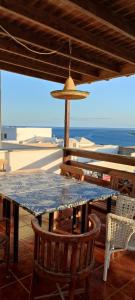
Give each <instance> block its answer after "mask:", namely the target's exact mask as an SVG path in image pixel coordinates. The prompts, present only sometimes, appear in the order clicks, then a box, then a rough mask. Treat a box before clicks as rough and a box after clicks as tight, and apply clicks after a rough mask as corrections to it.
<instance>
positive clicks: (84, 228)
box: [81, 203, 89, 233]
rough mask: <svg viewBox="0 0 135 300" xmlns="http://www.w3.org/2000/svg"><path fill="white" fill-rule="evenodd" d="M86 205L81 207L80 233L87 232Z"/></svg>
mask: <svg viewBox="0 0 135 300" xmlns="http://www.w3.org/2000/svg"><path fill="white" fill-rule="evenodd" d="M88 205H89V204H88V203H86V204H83V205H82V220H81V233H84V232H87V230H88Z"/></svg>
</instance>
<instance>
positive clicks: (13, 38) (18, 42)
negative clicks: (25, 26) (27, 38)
mask: <svg viewBox="0 0 135 300" xmlns="http://www.w3.org/2000/svg"><path fill="white" fill-rule="evenodd" d="M0 28H1V29H2V30H3V31H4V32H5V33H6V34H7V35H8V36H9V37H10V38H12V40H14V41H15V42H16V43H17V44H19V45H21V46H22V47H24V48H26V49H27V50H29V51H31V52H33V53H36V54H41V55H50V54H54V53H57V52H58V50H59V49H58V50H56V51H49V50H48V52H38V51H36V50H33V49H30V48H29V47H27V46H26V45H25V44H23V43H22V42H20V41H19V40H18V39H17V38H16V37H15V36H13V35H12V34H11V33H9V32H8V31H7V30H6V29H5V28H4V27H3V26H2V25H0Z"/></svg>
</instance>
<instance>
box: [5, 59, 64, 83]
mask: <svg viewBox="0 0 135 300" xmlns="http://www.w3.org/2000/svg"><path fill="white" fill-rule="evenodd" d="M0 69H1V70H3V71H8V72H13V73H17V74H21V75H22V74H23V75H26V76H30V77H34V78H35V77H36V78H40V79H44V80H48V81H53V82H59V83H64V79H62V78H60V77H57V76H55V75H54V76H53V75H49V74H46V73H44V74H43V73H39V72H38V71H37V70H33V69H32V70H30V69H28V68H24V67H23V66H20V65H19V66H17V65H14V64H11V63H7V62H3V61H1V60H0Z"/></svg>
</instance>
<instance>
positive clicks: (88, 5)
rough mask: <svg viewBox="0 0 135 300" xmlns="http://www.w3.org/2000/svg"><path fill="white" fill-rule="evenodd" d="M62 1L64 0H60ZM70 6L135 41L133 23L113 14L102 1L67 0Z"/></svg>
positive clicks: (134, 25)
mask: <svg viewBox="0 0 135 300" xmlns="http://www.w3.org/2000/svg"><path fill="white" fill-rule="evenodd" d="M61 1H63V2H64V0H61ZM66 2H68V3H69V4H70V6H71V8H72V7H73V8H76V9H77V10H78V11H81V12H82V13H84V14H85V15H86V16H88V17H93V18H94V19H95V20H97V21H99V22H101V23H102V24H104V25H106V26H107V27H109V28H111V29H113V30H116V31H117V32H119V33H120V34H122V35H124V36H126V37H127V38H130V39H132V40H133V41H135V24H133V22H131V21H129V22H128V23H127V20H126V19H125V18H122V17H121V16H119V15H116V14H113V13H112V11H111V10H110V9H109V8H107V7H106V6H105V5H104V4H103V3H99V2H98V3H97V2H96V0H94V1H93V0H85V1H84V0H79V1H78V0H67V1H66Z"/></svg>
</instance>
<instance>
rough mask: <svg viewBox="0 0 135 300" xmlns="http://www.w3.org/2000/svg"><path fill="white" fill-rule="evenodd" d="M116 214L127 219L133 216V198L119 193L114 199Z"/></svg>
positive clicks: (134, 199) (134, 215)
mask: <svg viewBox="0 0 135 300" xmlns="http://www.w3.org/2000/svg"><path fill="white" fill-rule="evenodd" d="M115 213H116V215H119V216H123V217H126V218H129V219H133V218H134V217H135V198H131V197H128V196H124V195H119V196H118V199H117V201H116V211H115Z"/></svg>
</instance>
